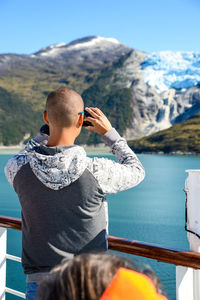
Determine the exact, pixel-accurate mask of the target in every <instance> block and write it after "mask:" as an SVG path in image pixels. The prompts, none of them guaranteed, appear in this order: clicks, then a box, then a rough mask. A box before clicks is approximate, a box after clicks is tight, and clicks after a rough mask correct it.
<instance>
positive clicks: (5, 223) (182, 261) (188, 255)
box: [0, 215, 200, 300]
mask: <svg viewBox="0 0 200 300" xmlns="http://www.w3.org/2000/svg"><path fill="white" fill-rule="evenodd" d="M8 228H11V229H15V230H21V219H19V218H12V217H7V216H2V215H0V278H1V280H0V299H2V300H4V299H5V295H6V293H10V294H14V295H16V296H18V297H20V298H25V294H24V293H22V292H19V291H16V290H13V289H11V288H8V287H6V260H7V259H10V260H13V261H17V262H20V263H21V258H20V257H16V256H13V255H10V254H7V251H6V248H7V229H8ZM108 247H109V249H110V250H115V251H119V252H123V253H128V254H133V255H137V256H143V257H146V258H151V259H155V260H157V261H159V262H165V263H170V264H174V265H176V294H177V300H178V299H179V300H182V299H189V298H186V297H187V296H186V294H187V293H186V291H187V290H188V284H190V285H191V284H192V285H193V291H194V294H195V289H198V288H199V284H198V280H195V278H196V277H197V276H196V275H195V272H200V271H199V270H198V269H200V253H197V252H192V251H183V250H179V249H173V248H166V247H162V246H159V245H155V244H149V243H146V242H141V241H136V240H129V239H125V238H120V237H115V236H109V237H108ZM188 268H189V270H191V272H193V273H192V274H193V277H192V278H193V282H192V283H191V280H189V282H188V281H187V280H186V279H185V277H184V276H183V275H184V274H185V272H186V270H187V271H188ZM190 278H191V276H190ZM183 279H184V280H183ZM195 285H197V286H195ZM190 299H191V298H190ZM193 299H195V297H194V298H193ZM196 299H197V298H196ZM196 299H195V300H196Z"/></svg>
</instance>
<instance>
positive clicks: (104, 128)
mask: <svg viewBox="0 0 200 300" xmlns="http://www.w3.org/2000/svg"><path fill="white" fill-rule="evenodd" d="M85 110H86V111H88V112H89V113H90V114H91V116H92V117H87V118H85V121H89V122H91V123H92V125H93V126H87V127H85V128H87V129H89V130H91V131H93V132H96V133H99V134H101V135H104V134H105V133H106V132H108V131H109V130H111V129H112V125H111V124H110V122H109V120H108V119H107V117H106V116H105V115H104V114H103V113H102V111H101V110H100V109H98V108H96V107H90V108H88V107H86V108H85Z"/></svg>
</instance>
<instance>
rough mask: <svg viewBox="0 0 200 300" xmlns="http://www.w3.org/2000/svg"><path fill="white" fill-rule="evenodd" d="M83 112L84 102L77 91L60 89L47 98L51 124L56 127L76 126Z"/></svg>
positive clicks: (47, 109)
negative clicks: (79, 114)
mask: <svg viewBox="0 0 200 300" xmlns="http://www.w3.org/2000/svg"><path fill="white" fill-rule="evenodd" d="M82 110H83V100H82V98H81V96H80V95H79V94H78V93H76V92H75V91H73V90H71V89H67V88H59V89H57V90H55V91H53V92H51V93H50V94H49V95H48V97H47V102H46V111H47V116H48V120H49V122H51V124H52V125H53V126H55V127H60V128H63V127H72V126H75V125H76V120H77V116H78V113H79V112H81V111H82Z"/></svg>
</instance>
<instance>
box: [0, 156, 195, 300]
mask: <svg viewBox="0 0 200 300" xmlns="http://www.w3.org/2000/svg"><path fill="white" fill-rule="evenodd" d="M101 156H102V155H101ZM105 156H106V157H108V158H109V159H114V157H113V156H112V155H110V154H109V155H104V157H105ZM138 156H139V158H140V160H141V161H142V163H143V165H144V167H145V170H146V178H145V180H144V181H143V182H142V183H141V184H140V185H139V186H137V187H135V188H132V189H130V190H128V191H124V192H120V193H118V194H113V195H108V197H107V199H108V205H109V233H110V234H111V235H116V236H118V237H125V238H129V239H134V240H140V241H145V242H149V243H155V244H159V245H162V246H166V247H172V248H179V249H185V250H188V249H189V245H188V241H187V236H186V232H185V230H184V223H185V194H184V191H183V190H184V186H185V179H186V177H187V174H186V172H185V170H187V169H198V168H200V156H167V155H151V154H149V155H146V154H145V155H138ZM9 157H10V155H5V154H4V155H0V214H2V215H7V216H13V217H20V205H19V203H18V200H17V197H16V195H15V193H14V191H13V190H12V188H11V187H10V186H9V184H8V183H7V181H6V178H5V175H4V171H3V169H4V166H5V164H6V161H7V160H8V159H9ZM7 252H8V253H9V254H13V255H17V256H20V253H21V232H20V231H16V230H11V229H8V251H7ZM129 257H131V259H133V260H135V259H137V260H140V261H142V262H143V263H145V264H150V265H151V267H152V268H153V270H154V271H155V272H156V274H157V276H158V277H159V278H160V280H161V282H162V285H163V289H164V290H165V292H166V294H167V296H168V299H169V300H175V299H176V291H175V266H174V265H171V264H166V263H159V262H157V261H154V260H151V259H146V258H140V257H135V256H132V255H129ZM7 286H8V287H10V288H13V289H18V290H20V291H24V290H25V276H24V274H23V271H22V268H21V265H20V264H19V263H17V262H11V261H8V262H7ZM6 299H7V300H14V299H19V298H17V297H15V296H12V295H7V297H6Z"/></svg>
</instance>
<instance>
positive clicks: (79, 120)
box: [78, 114, 84, 127]
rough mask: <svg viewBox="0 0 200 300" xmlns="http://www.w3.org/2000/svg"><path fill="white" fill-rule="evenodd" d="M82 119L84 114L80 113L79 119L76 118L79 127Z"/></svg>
mask: <svg viewBox="0 0 200 300" xmlns="http://www.w3.org/2000/svg"><path fill="white" fill-rule="evenodd" d="M83 119H84V114H80V115H79V119H78V125H79V127H80V126H82V125H83Z"/></svg>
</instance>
